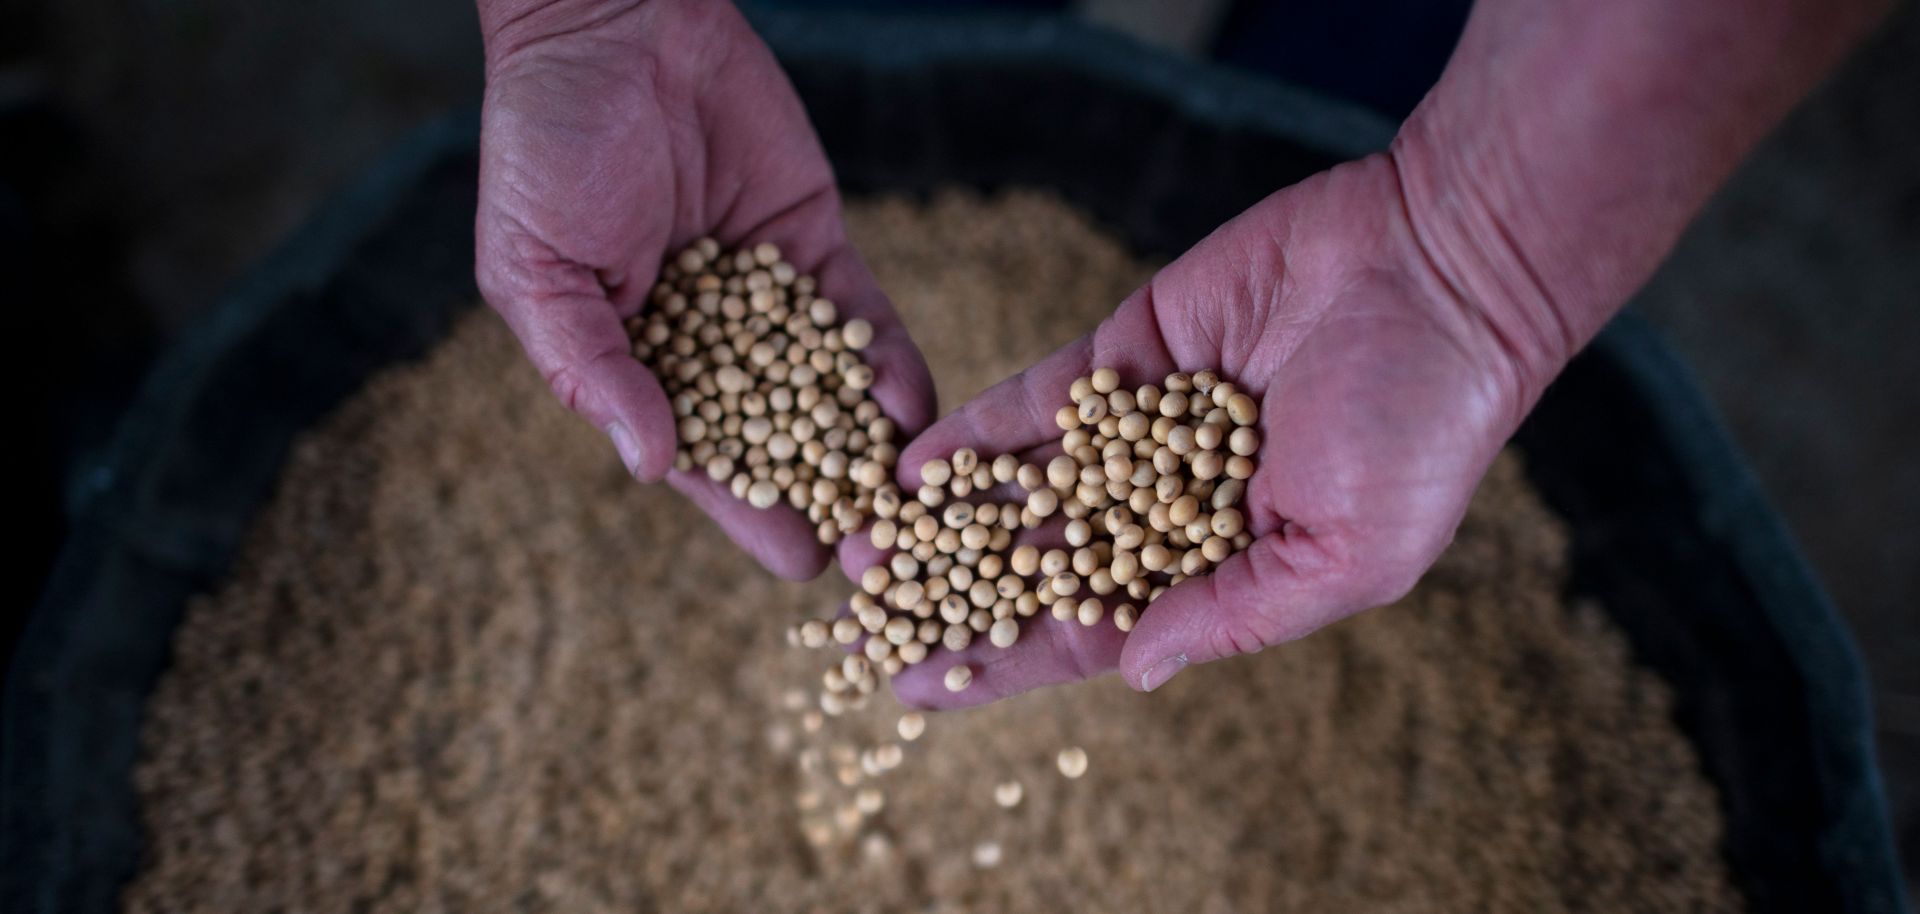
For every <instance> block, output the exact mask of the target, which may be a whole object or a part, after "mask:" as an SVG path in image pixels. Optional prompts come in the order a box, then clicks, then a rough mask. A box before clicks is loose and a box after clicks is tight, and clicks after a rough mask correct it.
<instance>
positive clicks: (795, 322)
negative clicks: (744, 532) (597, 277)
mask: <svg viewBox="0 0 1920 914" xmlns="http://www.w3.org/2000/svg"><path fill="white" fill-rule="evenodd" d="M817 291H818V290H817V288H816V285H815V281H814V278H813V277H811V276H801V275H799V274H798V273H797V272H796V271H795V269H794V267H793V265H792V264H790V263H787V262H786V261H785V260H782V259H781V256H780V248H779V247H777V246H775V245H773V244H766V243H762V244H758V245H754V246H752V247H743V248H741V249H739V250H735V251H722V250H721V249H720V245H719V243H718V242H716V241H714V240H713V239H711V238H702V239H700V240H698V241H696V242H694V243H693V244H692V245H690V246H688V247H687V248H686V249H685V250H682V251H681V252H679V254H677V255H675V256H673V257H671V258H668V260H667V262H666V263H665V264H663V265H662V266H661V271H660V281H659V283H658V284H656V285H655V286H654V288H653V294H652V297H651V305H652V307H651V308H649V309H648V310H647V311H646V312H644V313H642V314H639V315H636V316H634V317H632V318H629V319H628V321H627V335H628V336H629V337H630V338H631V339H632V340H633V355H634V357H635V358H637V359H639V360H640V361H642V362H644V363H646V365H647V367H649V368H651V369H652V370H653V373H654V374H655V375H657V376H659V378H660V381H661V384H662V386H664V387H665V388H666V391H667V397H668V398H669V399H670V400H671V401H672V403H673V412H674V415H675V416H678V417H679V426H678V432H679V440H680V450H679V453H678V455H676V457H675V459H674V468H675V469H678V470H693V469H695V468H699V469H700V470H702V471H704V472H705V473H706V474H707V476H708V478H710V479H712V480H713V481H715V482H723V483H726V484H727V485H728V487H729V488H730V489H731V490H732V491H733V495H734V497H735V498H741V499H745V500H746V501H748V502H750V503H752V504H753V506H754V507H756V508H769V507H772V506H773V505H774V504H776V503H778V502H779V501H781V500H782V499H784V500H785V501H786V502H787V504H789V505H792V506H793V507H794V508H795V509H796V510H799V511H803V512H805V513H806V515H807V519H808V520H809V521H811V522H812V523H813V524H814V525H815V529H816V531H817V533H818V534H819V537H820V542H822V543H827V544H829V545H831V544H833V543H836V542H839V541H840V538H841V537H842V536H845V535H846V534H848V533H851V532H853V531H855V530H858V529H860V528H861V527H862V526H864V525H865V524H866V520H867V517H868V515H869V514H870V513H871V512H872V511H873V508H874V502H875V501H876V500H877V499H881V500H884V499H892V500H896V501H897V499H898V497H899V491H898V490H897V489H896V488H894V486H893V482H892V480H893V465H894V462H895V461H896V460H898V459H899V456H900V452H899V448H898V447H897V446H896V445H895V443H894V440H893V439H894V435H895V434H896V432H897V431H898V429H897V427H896V426H895V425H894V422H893V420H892V419H889V418H887V417H886V416H884V415H881V413H880V404H879V403H878V402H876V401H874V400H873V399H872V398H871V397H869V396H868V395H867V388H868V387H870V386H872V384H873V369H872V368H871V367H869V366H868V365H867V364H866V363H865V362H862V361H861V360H860V350H862V349H865V348H867V344H869V343H871V342H873V325H872V324H870V323H868V322H867V321H865V320H863V319H860V318H855V319H853V320H850V321H847V322H846V323H845V324H841V323H839V309H838V308H837V307H835V305H834V303H833V301H832V300H831V299H828V298H824V297H821V296H819V295H816V294H815V293H816V292H817Z"/></svg>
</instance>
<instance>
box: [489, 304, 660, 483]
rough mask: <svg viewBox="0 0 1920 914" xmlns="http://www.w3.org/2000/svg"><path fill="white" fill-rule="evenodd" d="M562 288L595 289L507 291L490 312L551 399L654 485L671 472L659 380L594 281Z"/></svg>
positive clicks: (639, 477)
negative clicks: (599, 434)
mask: <svg viewBox="0 0 1920 914" xmlns="http://www.w3.org/2000/svg"><path fill="white" fill-rule="evenodd" d="M557 269H559V270H561V271H569V272H570V271H581V268H576V267H562V268H557ZM582 272H584V271H582ZM567 282H568V284H569V285H572V286H575V287H580V286H583V285H584V286H585V287H587V288H591V289H593V290H595V291H586V290H585V289H584V288H576V289H570V290H568V291H562V292H552V293H527V292H516V293H508V294H506V295H504V296H498V297H499V298H501V299H503V300H499V301H496V304H495V310H497V311H498V312H499V313H500V314H501V316H502V317H504V318H505V319H506V321H507V324H508V326H509V327H511V328H512V329H513V332H514V335H515V336H517V337H518V338H519V339H520V344H521V347H522V348H523V349H525V350H526V353H527V358H528V360H530V361H532V362H533V364H534V367H535V368H537V369H539V371H540V374H541V376H542V377H544V378H546V380H547V385H548V387H549V388H551V389H552V390H553V393H554V396H556V397H558V398H559V399H560V402H561V403H562V404H564V405H565V406H566V407H567V408H568V409H570V410H573V411H574V412H576V413H578V414H580V415H581V416H582V417H584V418H586V420H587V421H589V422H591V423H593V425H594V427H595V428H598V429H600V430H601V431H602V432H604V433H605V434H606V435H607V436H608V437H609V438H610V439H612V441H613V444H614V448H615V449H616V450H617V451H618V452H619V454H620V460H621V462H622V463H623V464H625V465H626V467H627V472H629V473H631V474H633V476H634V477H635V478H637V479H639V480H641V481H643V482H656V481H658V480H659V479H660V478H662V477H663V476H665V475H666V473H667V470H668V469H669V468H670V467H672V465H673V456H674V451H675V449H676V447H677V446H678V444H677V437H676V432H675V426H674V418H673V407H672V405H671V404H669V403H668V401H667V395H666V392H665V391H664V390H662V389H661V387H660V381H659V379H657V378H655V377H654V376H653V373H652V372H650V371H648V370H647V368H646V366H644V365H642V364H640V362H639V361H638V360H636V359H634V357H633V354H632V348H631V347H632V342H631V341H630V340H629V339H628V338H627V334H626V330H625V329H624V328H622V327H621V326H620V320H619V318H618V317H616V316H615V315H614V312H613V309H612V307H611V306H610V305H609V304H608V302H607V300H606V299H605V298H604V297H602V296H601V295H600V294H598V292H597V289H598V283H597V281H595V280H594V279H592V278H591V275H590V274H589V275H587V276H585V277H574V278H571V279H569V280H567ZM495 297H496V296H489V298H490V300H493V299H495Z"/></svg>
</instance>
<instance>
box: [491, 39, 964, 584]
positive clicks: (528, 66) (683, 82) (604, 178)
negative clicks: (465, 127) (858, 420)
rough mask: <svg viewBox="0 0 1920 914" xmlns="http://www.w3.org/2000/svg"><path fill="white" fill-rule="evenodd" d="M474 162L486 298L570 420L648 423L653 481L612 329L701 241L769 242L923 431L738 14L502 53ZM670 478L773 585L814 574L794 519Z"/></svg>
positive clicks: (808, 157)
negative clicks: (866, 329)
mask: <svg viewBox="0 0 1920 914" xmlns="http://www.w3.org/2000/svg"><path fill="white" fill-rule="evenodd" d="M666 19H671V20H672V21H663V20H666ZM690 20H699V21H690ZM482 150H483V153H482V164H481V204H480V214H479V218H478V225H477V234H478V237H479V271H480V277H481V283H482V288H483V290H484V291H486V292H487V297H488V299H489V300H490V301H492V302H493V303H494V304H495V306H496V307H497V308H498V309H499V310H500V311H501V313H502V314H503V316H505V317H506V319H507V320H508V322H509V323H510V324H511V325H512V326H513V328H514V331H515V333H516V334H517V335H518V336H519V337H520V339H521V341H522V342H523V343H524V344H525V346H526V348H527V351H528V354H529V356H530V357H531V358H532V359H533V361H534V362H535V363H536V365H538V366H539V367H540V368H541V370H542V372H543V373H544V374H545V375H546V376H547V379H548V381H549V382H550V383H551V384H552V386H553V388H554V390H555V392H556V394H558V395H559V396H560V398H561V399H562V400H563V401H564V402H565V403H566V404H567V405H568V407H569V408H572V409H575V410H577V411H579V412H581V413H583V414H584V415H587V416H588V418H590V419H592V420H593V421H595V422H596V424H603V425H604V423H607V422H611V421H614V419H615V418H619V416H621V415H625V414H638V415H640V416H642V417H643V418H641V419H637V420H634V421H635V422H636V423H639V424H640V425H642V426H643V427H642V428H640V429H636V431H638V432H639V434H640V437H641V438H642V439H644V442H645V444H646V445H647V447H648V449H649V451H650V454H649V459H648V463H649V467H650V468H651V469H654V470H659V471H664V463H665V460H666V459H670V458H671V453H672V445H673V431H672V428H673V425H672V416H671V413H670V412H669V411H667V409H666V402H665V398H664V395H662V394H661V393H660V391H659V388H658V385H657V383H655V382H653V381H652V379H651V378H650V377H647V376H645V375H644V370H643V369H640V368H639V367H638V366H637V365H636V364H634V363H633V362H632V360H631V359H628V358H626V353H625V346H626V344H625V336H624V333H623V331H621V330H620V324H619V319H622V318H626V317H630V316H632V315H633V314H635V313H636V312H638V311H639V310H640V309H641V308H642V307H643V306H644V304H645V301H646V298H647V294H648V292H649V291H650V289H651V287H652V285H653V283H654V281H655V278H656V275H657V269H658V265H659V264H660V262H661V258H662V255H663V254H665V253H666V252H668V251H670V250H677V249H678V248H679V247H680V246H683V245H685V244H687V243H689V242H691V241H692V240H694V239H695V238H698V237H700V236H702V235H712V236H714V237H716V238H719V239H721V240H722V241H723V242H727V243H741V242H757V241H773V242H775V243H777V244H779V245H780V246H781V248H782V249H783V251H784V253H785V255H786V257H787V258H788V259H789V260H790V261H792V262H793V264H794V265H795V266H796V267H797V268H799V269H800V270H801V271H802V272H807V273H812V274H814V275H815V276H816V277H818V279H819V281H820V285H821V288H822V289H823V290H824V291H825V293H826V294H827V295H829V296H831V297H833V298H834V299H835V301H836V302H837V303H838V304H839V305H840V310H841V313H842V314H843V315H845V316H846V317H849V318H852V317H865V318H867V319H868V320H869V321H871V322H872V323H873V325H874V326H875V328H876V331H877V332H876V337H875V343H874V345H873V346H872V347H871V348H870V349H869V350H868V352H867V355H868V360H869V362H870V363H871V364H872V365H873V367H874V369H875V374H876V382H875V385H874V387H873V393H874V396H875V398H876V399H878V400H879V401H880V404H881V406H882V407H883V408H885V409H886V410H887V412H888V413H889V414H890V415H892V416H894V417H895V418H896V419H897V420H898V421H900V423H901V425H902V426H903V427H904V428H906V429H908V430H910V431H911V430H914V429H917V428H919V427H920V426H922V425H924V424H925V423H926V422H927V421H928V420H929V419H930V418H931V413H932V387H931V381H930V380H929V379H928V376H927V374H926V368H925V366H924V364H923V363H922V362H921V360H920V356H919V354H918V352H917V351H916V350H915V349H914V348H913V346H912V344H911V343H910V342H908V341H907V338H906V335H905V331H904V329H902V328H901V326H900V324H899V321H898V319H897V318H896V317H895V316H894V314H893V310H892V308H891V306H890V305H889V304H888V303H887V301H886V298H885V296H884V295H882V294H881V293H880V291H879V289H878V288H877V287H876V286H875V284H874V281H873V278H872V276H871V274H870V273H869V272H868V271H867V268H866V266H865V265H864V264H863V263H862V262H861V260H860V258H859V255H858V254H857V253H856V252H855V251H854V250H853V248H852V247H851V246H850V245H849V244H848V242H847V239H846V235H845V231H844V228H843V226H842V224H841V216H840V201H839V196H838V194H837V192H836V191H835V187H834V182H833V172H832V169H831V168H830V167H829V166H828V164H827V161H826V158H825V157H824V156H823V155H822V153H821V151H820V147H819V144H818V142H817V141H816V140H815V138H814V136H813V131H812V128H811V127H810V126H809V125H808V123H807V120H806V115H805V112H804V111H803V110H802V109H801V107H800V103H799V100H798V99H797V98H796V97H795V96H794V94H793V91H792V88H791V87H790V86H789V85H788V83H787V81H786V78H785V77H784V76H783V75H782V74H781V73H780V70H779V68H778V66H777V65H776V64H775V62H774V60H773V57H772V55H771V54H769V53H768V52H767V49H766V48H765V46H764V45H762V44H761V43H760V42H759V40H758V39H757V38H756V37H755V36H754V35H753V34H752V32H751V31H750V30H749V29H748V27H747V26H746V23H745V22H744V21H743V20H741V19H740V18H739V16H738V14H737V13H735V12H734V11H733V10H732V9H731V8H730V7H727V6H725V5H717V4H715V5H691V6H689V5H684V4H673V5H667V6H664V7H662V6H658V5H643V6H640V7H637V8H636V9H634V10H633V11H630V12H628V13H625V14H622V15H620V16H617V17H615V18H613V19H610V20H606V21H602V22H596V23H594V24H593V25H592V26H591V28H589V29H586V30H576V31H562V32H560V33H559V34H557V35H556V36H555V37H551V38H541V39H538V40H531V41H527V42H524V43H522V44H521V45H520V46H518V47H514V48H510V49H507V50H506V51H504V52H502V53H501V54H500V55H498V57H497V59H496V60H495V61H494V65H493V67H492V72H491V73H490V78H489V80H488V88H487V98H486V106H485V112H484V127H483V135H482ZM608 417H610V418H608ZM663 458H664V459H663ZM639 475H642V476H643V477H644V476H657V475H658V472H651V473H648V472H641V473H639ZM670 480H671V481H672V482H673V484H674V485H675V486H676V487H677V488H679V489H680V490H681V491H683V492H685V493H686V494H687V495H688V496H689V497H691V498H692V499H693V500H694V501H695V502H696V503H698V504H699V505H700V506H701V507H702V508H703V509H705V510H706V511H707V512H708V513H709V514H712V515H713V516H714V517H715V518H716V519H717V520H719V521H720V522H721V524H722V525H723V526H724V527H725V528H726V529H727V531H728V533H729V534H730V535H731V536H733V537H734V539H735V540H737V541H739V542H740V543H741V544H742V545H743V546H745V547H747V548H748V549H749V550H750V551H751V552H753V553H754V555H755V556H756V557H758V558H759V559H760V560H761V561H762V562H763V563H764V564H766V565H767V566H768V567H769V568H771V569H773V570H774V571H776V572H777V573H780V574H782V575H784V576H787V577H796V578H799V577H811V576H812V575H814V574H816V573H818V572H819V570H820V569H821V568H822V567H824V565H825V562H826V559H827V552H826V550H825V548H824V547H822V546H820V545H819V544H818V542H817V541H816V540H815V538H814V534H813V529H812V526H811V525H810V524H808V523H807V522H806V519H805V518H804V517H802V516H801V515H800V514H798V513H797V512H794V511H792V510H790V509H786V508H778V509H775V510H771V511H757V510H754V509H752V508H750V507H748V506H746V505H744V504H743V503H741V502H739V501H737V500H735V499H734V498H732V497H731V495H730V494H728V493H727V492H726V491H725V490H724V489H723V488H722V487H721V486H720V485H719V484H718V483H714V482H712V481H710V480H708V479H707V478H706V477H705V476H704V475H702V474H697V473H687V472H675V473H673V474H672V475H671V476H670Z"/></svg>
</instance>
